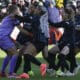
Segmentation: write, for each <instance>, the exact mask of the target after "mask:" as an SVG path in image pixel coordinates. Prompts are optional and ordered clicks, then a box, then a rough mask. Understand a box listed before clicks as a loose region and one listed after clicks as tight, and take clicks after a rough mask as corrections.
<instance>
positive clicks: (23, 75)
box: [16, 73, 30, 79]
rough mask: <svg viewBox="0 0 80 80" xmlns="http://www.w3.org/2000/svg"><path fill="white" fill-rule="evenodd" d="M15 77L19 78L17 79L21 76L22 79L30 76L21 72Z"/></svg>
mask: <svg viewBox="0 0 80 80" xmlns="http://www.w3.org/2000/svg"><path fill="white" fill-rule="evenodd" d="M16 78H19V79H21V78H23V79H29V78H30V77H29V75H28V74H27V73H23V74H21V75H19V76H17V77H16Z"/></svg>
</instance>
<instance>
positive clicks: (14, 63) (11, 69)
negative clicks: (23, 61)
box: [9, 55, 18, 74]
mask: <svg viewBox="0 0 80 80" xmlns="http://www.w3.org/2000/svg"><path fill="white" fill-rule="evenodd" d="M17 58H18V56H17V55H13V56H12V59H11V62H10V68H9V74H12V73H14V68H15V65H16V61H17Z"/></svg>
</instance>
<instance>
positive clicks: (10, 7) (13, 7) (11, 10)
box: [7, 4, 18, 14]
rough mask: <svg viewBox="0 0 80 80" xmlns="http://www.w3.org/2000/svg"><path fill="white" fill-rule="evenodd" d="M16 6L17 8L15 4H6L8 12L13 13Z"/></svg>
mask: <svg viewBox="0 0 80 80" xmlns="http://www.w3.org/2000/svg"><path fill="white" fill-rule="evenodd" d="M17 8H18V6H17V5H16V4H15V5H11V6H8V8H7V11H8V14H11V13H13V12H14V11H15V10H16V9H17Z"/></svg>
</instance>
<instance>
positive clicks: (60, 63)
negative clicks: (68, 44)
mask: <svg viewBox="0 0 80 80" xmlns="http://www.w3.org/2000/svg"><path fill="white" fill-rule="evenodd" d="M58 59H59V60H58V63H57V69H58V68H60V67H61V69H62V71H64V70H65V69H67V70H69V66H68V64H67V62H66V58H65V55H63V54H59V56H58Z"/></svg>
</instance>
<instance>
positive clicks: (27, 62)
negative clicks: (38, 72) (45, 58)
mask: <svg viewBox="0 0 80 80" xmlns="http://www.w3.org/2000/svg"><path fill="white" fill-rule="evenodd" d="M30 70H31V61H30V59H29V57H28V56H27V54H25V55H24V67H23V72H24V73H28V72H29V71H30Z"/></svg>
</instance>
